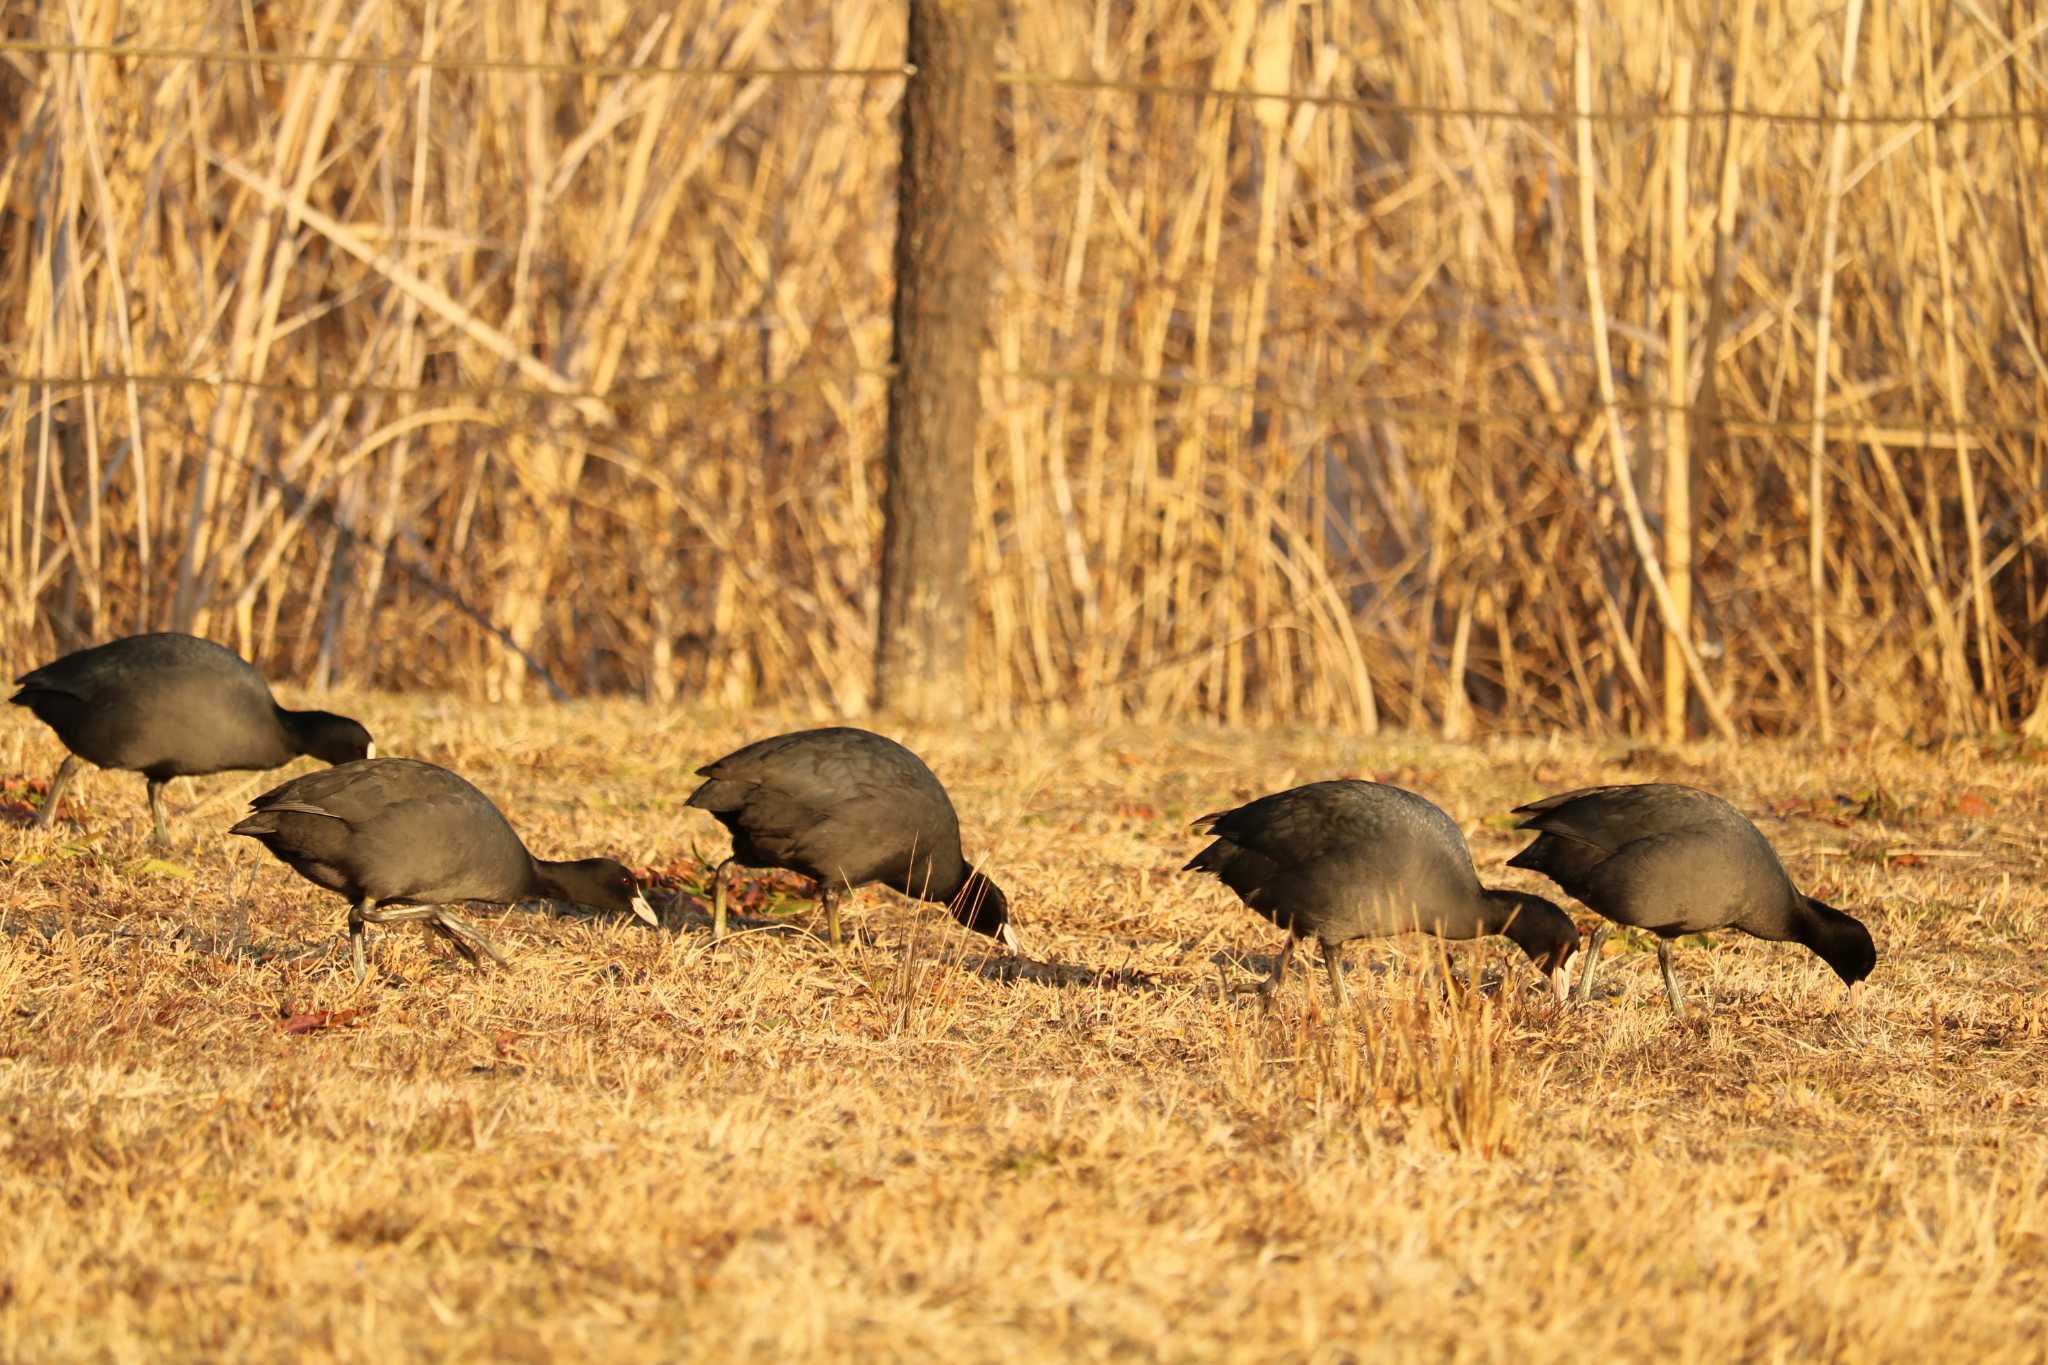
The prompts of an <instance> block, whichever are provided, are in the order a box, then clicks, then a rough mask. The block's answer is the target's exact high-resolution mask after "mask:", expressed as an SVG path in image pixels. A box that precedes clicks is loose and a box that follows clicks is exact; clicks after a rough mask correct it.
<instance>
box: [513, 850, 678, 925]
mask: <svg viewBox="0 0 2048 1365" xmlns="http://www.w3.org/2000/svg"><path fill="white" fill-rule="evenodd" d="M540 879H541V882H542V883H543V885H544V886H545V887H546V889H547V892H548V894H549V895H550V896H552V897H554V898H555V899H556V900H562V901H570V902H572V903H574V904H576V905H587V906H589V907H590V908H591V909H593V910H611V911H614V912H616V913H619V914H625V913H626V912H628V911H630V912H632V913H633V914H634V915H636V916H638V917H639V918H640V919H643V920H645V921H646V922H647V923H649V924H652V925H657V926H658V925H660V923H661V921H660V920H659V919H657V918H655V915H654V911H653V909H652V908H650V907H649V906H648V904H647V897H645V896H643V895H641V894H640V883H639V882H637V881H635V880H634V879H633V874H632V873H631V872H628V871H627V870H626V866H625V864H624V863H618V862H614V861H612V860H611V859H610V858H579V859H577V860H576V861H574V862H568V863H543V864H541V865H540Z"/></svg>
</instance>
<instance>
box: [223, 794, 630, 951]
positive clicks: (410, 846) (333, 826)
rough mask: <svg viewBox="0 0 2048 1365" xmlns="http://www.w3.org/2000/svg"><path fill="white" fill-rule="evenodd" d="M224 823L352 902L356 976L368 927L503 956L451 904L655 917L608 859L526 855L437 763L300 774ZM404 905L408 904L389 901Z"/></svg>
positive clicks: (494, 812)
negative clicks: (426, 935)
mask: <svg viewBox="0 0 2048 1365" xmlns="http://www.w3.org/2000/svg"><path fill="white" fill-rule="evenodd" d="M249 808H250V811H251V812H252V813H251V814H250V815H248V816H246V817H245V818H244V819H243V820H242V821H241V823H240V824H237V825H236V826H235V827H234V828H233V829H231V830H229V831H228V833H230V834H244V835H247V836H248V837H250V838H252V839H255V840H257V841H258V842H259V843H261V844H262V845H263V846H264V847H265V848H267V849H269V850H270V851H271V852H272V853H274V854H276V855H277V857H278V858H279V859H280V860H282V861H283V862H285V863H286V864H288V865H289V866H290V867H291V868H292V870H293V871H295V872H297V873H298V874H299V875H300V876H302V877H304V878H305V879H306V880H307V881H310V882H312V883H314V884H315V885H317V886H324V887H326V888H327V889H328V890H330V891H338V892H340V893H341V894H342V895H343V896H346V897H347V898H348V901H349V913H348V935H349V946H350V948H351V950H352V952H353V954H354V957H355V967H356V979H357V980H359V981H360V980H361V979H362V978H363V976H364V974H365V966H364V962H363V932H364V931H363V926H364V925H366V924H389V923H393V922H395V921H399V920H409V919H418V920H425V921H426V922H427V924H428V926H429V927H430V928H432V929H434V930H436V931H437V932H439V933H440V934H442V935H444V936H445V937H447V938H448V939H449V940H450V941H451V942H453V943H454V945H455V946H456V947H457V948H458V949H459V950H461V952H462V954H463V956H464V957H467V958H468V959H469V960H470V961H471V962H476V961H477V960H478V952H479V950H480V951H481V952H482V953H483V954H485V955H487V956H489V957H490V959H491V960H492V961H493V962H496V963H498V964H499V965H500V966H502V965H504V961H505V959H504V958H502V957H500V956H499V955H498V952H497V950H496V949H495V948H493V947H492V946H491V945H490V942H489V941H488V940H487V939H485V938H484V936H483V934H482V933H480V932H478V930H477V929H476V928H475V926H473V925H471V924H470V923H469V922H468V921H466V920H464V919H461V918H460V917H458V916H457V915H456V914H454V912H452V911H451V910H449V909H448V903H449V902H451V901H483V902H486V903H488V904H491V905H510V904H512V903H513V902H515V901H522V900H558V901H570V902H574V903H575V904H578V905H587V906H590V907H592V908H593V909H597V910H615V911H626V910H630V911H632V912H633V913H634V914H635V915H638V916H639V917H640V918H641V919H643V920H646V921H647V922H648V923H649V924H655V923H658V921H657V920H656V919H655V917H654V912H653V911H652V910H650V909H649V908H648V906H647V901H646V899H645V898H644V897H642V896H641V894H640V888H639V886H638V885H637V884H636V883H635V882H634V880H633V874H632V873H630V872H628V871H627V870H626V869H625V868H624V867H623V866H621V865H620V864H618V863H615V862H613V861H612V860H611V859H609V858H584V859H581V860H579V861H576V862H562V863H556V862H548V861H546V860H544V859H539V858H535V857H534V856H533V855H532V854H530V853H528V852H527V851H526V845H525V844H523V843H521V842H520V840H519V836H518V835H517V834H515V833H514V832H513V830H512V826H511V825H509V824H507V823H506V821H505V817H504V816H503V815H501V814H499V812H498V808H497V807H496V806H495V805H492V804H491V799H490V798H489V797H488V796H485V795H484V794H483V793H482V792H480V791H478V790H477V789H476V788H475V787H473V786H471V785H470V784H469V783H468V782H465V781H464V780H463V779H462V778H460V777H457V776H456V775H455V774H454V773H451V772H449V771H448V770H447V769H446V768H440V767H436V766H435V765H434V764H432V763H422V762H420V761H419V760H418V759H412V758H375V759H368V760H365V761H363V762H360V763H344V764H342V765H340V766H339V767H334V768H327V769H323V770H322V771H320V772H314V773H307V774H306V775H305V776H304V777H296V778H293V779H292V780H291V781H289V782H287V783H285V784H284V785H283V786H280V787H274V788H272V789H271V790H269V791H267V792H265V793H263V795H261V796H259V797H257V798H256V799H255V800H254V801H252V802H250V803H249ZM394 906H405V907H411V908H407V909H392V908H389V907H394Z"/></svg>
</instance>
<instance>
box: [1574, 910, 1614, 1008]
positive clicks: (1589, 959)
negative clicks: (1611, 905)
mask: <svg viewBox="0 0 2048 1365" xmlns="http://www.w3.org/2000/svg"><path fill="white" fill-rule="evenodd" d="M1612 929H1613V926H1612V925H1610V924H1607V923H1606V922H1604V921H1603V922H1602V923H1601V925H1600V927H1599V928H1597V929H1595V930H1594V931H1593V937H1592V938H1591V939H1589V940H1587V942H1586V966H1585V970H1584V971H1582V972H1580V973H1579V989H1578V1001H1579V1003H1580V1004H1581V1005H1583V1004H1585V1003H1586V1002H1587V1001H1588V1000H1591V999H1592V998H1593V969H1594V968H1595V967H1598V966H1599V965H1600V946H1601V945H1602V944H1604V943H1606V942H1607V935H1608V934H1609V933H1610V932H1611V931H1612Z"/></svg>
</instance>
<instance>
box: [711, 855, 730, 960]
mask: <svg viewBox="0 0 2048 1365" xmlns="http://www.w3.org/2000/svg"><path fill="white" fill-rule="evenodd" d="M734 861H735V860H734V859H732V858H727V859H726V860H725V861H724V862H722V863H720V864H719V865H718V870H717V871H716V872H713V873H712V874H711V941H712V942H713V943H718V942H721V941H723V940H724V938H725V872H726V869H727V868H729V867H731V866H732V865H733V863H734Z"/></svg>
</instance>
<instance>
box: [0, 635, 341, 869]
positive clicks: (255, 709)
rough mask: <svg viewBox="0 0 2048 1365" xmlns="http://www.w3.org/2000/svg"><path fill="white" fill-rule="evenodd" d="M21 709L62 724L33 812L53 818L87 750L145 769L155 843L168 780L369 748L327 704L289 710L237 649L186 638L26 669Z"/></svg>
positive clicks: (98, 760)
mask: <svg viewBox="0 0 2048 1365" xmlns="http://www.w3.org/2000/svg"><path fill="white" fill-rule="evenodd" d="M15 682H17V683H19V684H20V686H21V691H19V692H17V693H15V694H14V697H13V702H14V704H15V705H16V706H26V707H27V708H28V709H29V710H31V711H33V712H34V713H35V716H36V719H37V720H40V721H42V722H43V724H45V725H47V726H49V727H50V728H51V729H52V730H55V731H56V732H57V737H58V738H59V739H61V740H63V741H64V747H65V748H67V749H69V750H70V751H71V753H70V754H69V755H67V756H66V757H65V759H64V762H63V765H62V766H61V767H59V768H58V769H57V775H56V776H55V777H53V778H51V779H50V794H49V796H48V797H46V798H45V799H44V801H43V808H42V811H41V812H40V813H39V814H38V815H37V816H36V822H35V823H36V827H37V828H38V829H40V828H42V827H43V826H45V825H47V824H49V823H50V820H51V817H52V816H54V815H55V814H56V811H57V802H58V801H59V800H60V799H61V798H62V797H63V795H64V788H65V786H66V785H67V784H68V783H69V782H70V781H71V775H72V773H73V772H75V771H76V770H77V768H78V760H79V759H81V758H82V759H84V760H86V761H87V762H89V763H94V764H97V765H98V766H100V767H102V768H118V769H121V770H122V771H125V772H135V773H141V774H142V775H143V777H145V778H146V779H148V782H149V812H150V815H151V816H152V817H153V819H154V820H155V822H156V838H157V842H158V843H167V842H168V841H169V830H168V828H167V825H166V822H165V819H164V803H163V789H164V784H165V783H166V782H169V781H170V780H171V779H172V778H174V777H199V776H203V775H205V774H207V773H218V772H227V771H229V770H231V769H257V770H261V769H264V768H276V767H281V766H283V765H284V764H286V763H289V762H291V761H292V759H294V758H296V757H298V756H299V755H300V754H311V755H312V756H313V757H314V758H317V759H320V760H321V761H322V762H325V763H347V762H349V761H350V760H352V759H358V758H370V757H374V756H375V755H376V746H375V745H373V744H372V743H371V742H370V732H369V731H368V730H365V729H364V728H363V727H362V726H361V725H358V724H357V723H356V722H355V721H352V720H350V719H349V718H348V717H346V716H337V715H334V714H332V713H331V712H327V711H287V710H285V709H284V708H283V707H282V706H279V705H278V704H277V702H276V700H275V699H274V698H273V697H272V696H271V695H270V684H268V683H266V682H265V681H264V680H263V675H262V674H261V673H258V672H257V671H256V670H255V669H254V668H252V667H250V666H249V664H248V663H246V662H245V661H244V660H243V659H242V657H241V656H240V655H239V654H236V653H235V652H234V651H233V650H231V649H225V648H223V647H222V646H220V645H217V644H214V643H213V642H212V641H211V640H201V639H199V638H198V637H196V636H192V635H176V634H162V635H130V636H128V637H127V638H126V639H122V640H114V641H111V642H110V643H108V644H104V645H96V646H94V647H93V648H91V649H81V650H79V651H78V652H77V653H75V654H67V655H65V656H64V657H63V658H61V659H59V660H57V661H56V662H55V663H48V664H44V665H43V666H42V667H41V668H38V669H37V670H35V672H33V673H24V674H23V675H22V676H21V677H19V678H16V679H15Z"/></svg>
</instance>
